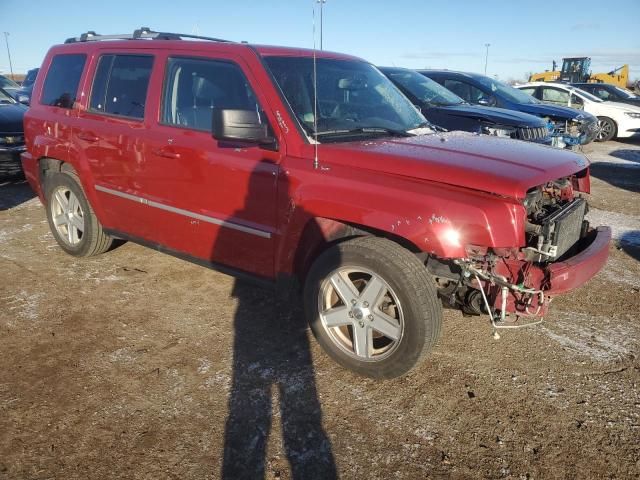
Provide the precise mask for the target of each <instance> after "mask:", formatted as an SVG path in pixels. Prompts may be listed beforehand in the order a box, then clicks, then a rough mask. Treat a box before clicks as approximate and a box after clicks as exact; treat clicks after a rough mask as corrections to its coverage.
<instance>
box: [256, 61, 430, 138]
mask: <svg viewBox="0 0 640 480" xmlns="http://www.w3.org/2000/svg"><path fill="white" fill-rule="evenodd" d="M265 60H266V63H267V65H268V66H269V69H270V70H271V72H272V74H273V76H274V78H275V80H276V82H277V83H278V85H279V87H280V89H281V90H282V92H283V93H284V96H285V97H286V99H287V101H288V102H289V105H291V108H292V110H293V113H294V114H295V116H296V118H297V119H298V121H299V122H300V124H301V125H302V126H303V128H304V130H305V131H306V132H307V133H309V134H314V133H317V134H318V135H320V134H322V133H323V132H324V133H325V134H330V133H331V132H336V131H340V130H341V131H350V130H355V129H360V128H364V129H371V128H373V129H375V128H378V129H389V130H396V131H403V132H406V131H407V130H412V129H414V128H417V127H420V126H422V125H424V124H425V123H426V119H425V118H424V117H423V116H422V114H421V113H420V112H419V111H418V110H417V108H416V107H415V106H414V105H413V104H412V103H411V102H410V101H409V100H408V99H407V98H406V97H405V96H404V95H403V94H402V93H401V92H400V90H398V88H397V87H396V86H395V85H394V84H393V83H392V82H391V80H389V79H388V78H387V77H385V76H384V75H383V74H382V73H381V72H380V71H379V70H378V69H377V68H375V67H374V66H373V65H371V64H369V63H366V62H362V61H357V60H336V59H327V58H319V59H317V60H316V78H317V94H316V95H315V96H316V98H317V104H316V108H315V109H314V88H313V83H314V82H313V78H314V68H313V58H310V57H278V56H273V57H266V59H265ZM314 112H317V118H315V117H314ZM316 125H317V132H316V130H315V126H316Z"/></svg>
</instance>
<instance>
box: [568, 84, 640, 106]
mask: <svg viewBox="0 0 640 480" xmlns="http://www.w3.org/2000/svg"><path fill="white" fill-rule="evenodd" d="M571 85H572V86H574V87H576V88H579V89H580V90H584V91H585V92H587V93H590V94H591V95H594V96H596V97H598V98H599V99H600V100H604V101H605V102H620V103H629V104H631V105H636V106H640V96H638V95H636V94H635V93H633V92H632V91H630V90H627V89H626V88H622V87H618V86H616V85H610V84H608V83H572V84H571Z"/></svg>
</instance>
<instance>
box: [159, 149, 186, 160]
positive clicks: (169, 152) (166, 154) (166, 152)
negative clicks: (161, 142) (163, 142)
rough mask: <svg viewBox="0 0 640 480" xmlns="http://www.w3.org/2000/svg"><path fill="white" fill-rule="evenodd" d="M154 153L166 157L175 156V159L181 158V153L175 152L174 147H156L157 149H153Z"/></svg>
mask: <svg viewBox="0 0 640 480" xmlns="http://www.w3.org/2000/svg"><path fill="white" fill-rule="evenodd" d="M153 153H154V154H155V155H158V156H159V157H164V158H173V159H178V158H180V154H179V153H178V152H174V151H173V149H171V148H170V147H162V148H156V149H155V150H153Z"/></svg>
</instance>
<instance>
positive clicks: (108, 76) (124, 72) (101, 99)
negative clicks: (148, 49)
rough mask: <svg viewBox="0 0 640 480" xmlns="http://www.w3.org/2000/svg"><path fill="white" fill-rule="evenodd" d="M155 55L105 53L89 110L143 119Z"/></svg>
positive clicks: (100, 62) (97, 73)
mask: <svg viewBox="0 0 640 480" xmlns="http://www.w3.org/2000/svg"><path fill="white" fill-rule="evenodd" d="M152 67H153V57H152V56H149V55H102V56H101V57H100V60H99V62H98V68H97V70H96V76H95V78H94V80H93V88H92V89H91V99H90V102H89V109H90V110H92V111H94V112H101V113H108V114H111V115H119V116H122V117H129V118H136V119H142V118H144V106H145V103H146V99H147V89H148V88H149V78H150V77H151V69H152Z"/></svg>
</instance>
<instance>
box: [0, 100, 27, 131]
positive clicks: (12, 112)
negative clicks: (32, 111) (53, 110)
mask: <svg viewBox="0 0 640 480" xmlns="http://www.w3.org/2000/svg"><path fill="white" fill-rule="evenodd" d="M26 111H27V107H25V106H24V105H22V104H19V103H11V104H0V133H22V132H23V131H24V126H23V124H22V119H23V117H24V114H25V112H26Z"/></svg>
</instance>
